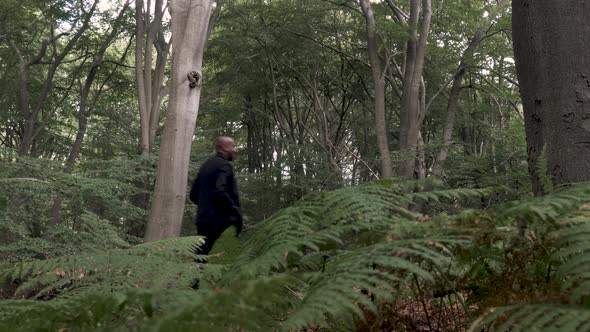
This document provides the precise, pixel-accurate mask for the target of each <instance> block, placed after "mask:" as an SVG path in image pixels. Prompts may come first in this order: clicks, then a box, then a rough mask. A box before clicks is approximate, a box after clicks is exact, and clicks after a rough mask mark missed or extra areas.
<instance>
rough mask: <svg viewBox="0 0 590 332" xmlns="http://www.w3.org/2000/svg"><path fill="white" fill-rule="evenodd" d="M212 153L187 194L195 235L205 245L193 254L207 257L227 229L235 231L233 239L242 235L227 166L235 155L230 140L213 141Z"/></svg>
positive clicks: (235, 189)
mask: <svg viewBox="0 0 590 332" xmlns="http://www.w3.org/2000/svg"><path fill="white" fill-rule="evenodd" d="M215 151H216V152H217V153H216V154H215V155H214V156H212V157H210V158H209V159H207V161H205V162H204V163H203V165H201V168H200V169H199V174H198V175H197V178H196V179H195V182H194V183H193V186H192V188H191V192H190V199H191V201H192V202H193V203H195V204H197V205H198V209H197V221H196V224H197V234H198V235H201V236H204V237H205V243H204V244H203V245H202V246H201V247H200V248H199V250H198V251H197V254H199V255H208V254H209V251H211V248H213V244H214V243H215V241H216V240H217V239H218V238H219V237H220V236H221V234H222V233H223V232H224V231H225V230H226V229H227V228H228V227H230V226H235V227H236V236H237V235H239V233H240V232H241V231H242V210H241V208H240V198H239V196H238V187H237V183H236V179H235V178H234V172H233V167H232V164H231V161H232V160H233V157H234V155H235V154H236V150H235V143H234V140H233V139H232V138H230V137H227V136H220V137H217V138H216V139H215Z"/></svg>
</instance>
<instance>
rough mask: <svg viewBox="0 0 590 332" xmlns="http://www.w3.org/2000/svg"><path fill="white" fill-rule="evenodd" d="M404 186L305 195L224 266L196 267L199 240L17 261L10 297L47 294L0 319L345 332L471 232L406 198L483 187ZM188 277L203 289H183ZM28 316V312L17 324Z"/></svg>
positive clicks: (10, 275)
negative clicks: (423, 216) (425, 216)
mask: <svg viewBox="0 0 590 332" xmlns="http://www.w3.org/2000/svg"><path fill="white" fill-rule="evenodd" d="M404 192H405V190H404V188H403V187H402V185H399V184H396V183H395V182H392V181H380V182H375V183H369V184H365V185H361V186H358V187H353V188H346V189H341V190H337V191H334V192H329V193H316V194H312V195H310V196H307V197H305V198H304V199H302V200H301V201H300V202H299V203H297V204H296V205H295V206H293V207H291V208H287V209H285V210H282V211H280V212H279V213H277V214H276V215H274V216H273V217H271V218H269V219H268V220H266V221H264V222H262V223H260V224H258V225H257V226H256V227H255V229H254V230H253V231H252V234H251V235H250V236H249V238H248V239H247V240H246V241H245V242H244V244H243V248H242V250H241V252H240V254H239V255H237V257H235V259H231V260H226V261H225V264H223V265H222V264H215V263H213V260H212V263H210V264H208V265H206V266H205V267H204V268H199V267H198V266H197V264H195V262H194V260H195V258H198V257H196V256H195V255H194V254H192V252H194V249H195V247H196V246H198V245H199V243H200V241H201V239H200V238H198V237H187V238H180V239H173V240H165V241H161V242H156V243H147V244H142V245H138V246H135V247H132V248H129V249H118V250H108V251H102V252H91V253H87V254H80V255H72V256H67V257H61V258H55V259H50V260H45V261H34V262H29V263H21V264H16V265H14V266H13V267H11V268H9V269H5V270H4V271H2V272H1V274H0V275H1V276H2V277H3V278H4V279H5V280H7V281H13V282H17V283H18V284H19V287H18V289H17V290H16V293H15V294H16V297H20V298H32V299H45V300H48V301H44V302H39V301H33V300H25V301H3V302H0V327H2V326H11V327H12V328H14V327H17V328H19V327H20V328H22V329H41V328H48V329H51V330H57V329H61V328H68V329H70V330H75V329H78V330H100V329H105V330H126V329H130V328H132V329H139V330H154V331H162V330H189V329H190V330H194V329H196V330H214V331H222V330H237V329H245V330H248V331H266V330H284V331H289V330H293V329H300V328H306V327H311V326H322V327H326V328H329V329H334V328H336V327H338V328H341V329H343V330H350V329H351V328H352V325H354V324H355V321H358V320H363V319H365V318H366V316H367V314H368V313H371V312H372V313H375V312H378V311H379V307H380V305H381V304H382V303H385V302H388V301H393V300H394V299H396V298H397V297H399V296H402V295H406V294H407V293H408V286H409V282H410V280H412V281H413V280H414V278H415V277H416V278H419V279H420V280H422V282H424V283H433V282H434V281H435V279H436V276H435V272H434V271H440V270H443V269H444V268H447V267H448V266H449V265H450V264H451V262H452V260H453V252H454V250H456V248H458V247H462V246H465V245H467V244H469V243H470V236H469V235H468V234H469V232H465V231H464V230H461V229H454V228H453V227H449V225H448V223H444V222H438V223H420V222H418V221H417V218H418V215H417V214H416V213H414V212H411V211H409V210H407V209H406V208H405V206H407V205H408V204H409V203H410V202H411V201H412V200H414V199H417V198H420V199H435V200H436V199H440V198H441V197H446V198H461V197H478V196H480V195H483V194H486V193H489V191H485V190H449V191H439V192H433V193H429V194H424V195H420V194H407V193H404ZM197 276H199V277H200V278H201V281H202V282H201V287H200V289H199V290H198V291H193V290H190V289H189V286H190V285H191V283H192V281H193V280H194V279H195V278H196V277H197ZM58 312H59V313H60V314H59V315H57V314H56V313H58ZM33 313H34V315H35V317H36V319H34V320H30V321H27V322H25V321H23V320H21V319H22V317H26V316H29V315H32V314H33ZM56 316H58V318H56ZM49 317H53V319H52V320H50V319H49ZM37 318H38V319H37ZM2 324H4V325H2Z"/></svg>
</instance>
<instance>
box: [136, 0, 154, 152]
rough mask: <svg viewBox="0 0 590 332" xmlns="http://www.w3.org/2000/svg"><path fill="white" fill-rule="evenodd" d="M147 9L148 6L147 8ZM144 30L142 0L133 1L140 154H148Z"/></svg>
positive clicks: (148, 119)
mask: <svg viewBox="0 0 590 332" xmlns="http://www.w3.org/2000/svg"><path fill="white" fill-rule="evenodd" d="M148 10H149V8H148ZM145 31H146V22H145V21H144V18H143V0H138V1H135V80H136V81H137V82H136V84H137V85H136V87H137V101H138V106H139V121H140V126H141V137H140V152H141V154H142V155H148V154H149V152H150V147H149V121H150V118H149V110H148V108H147V100H146V94H145V85H146V84H150V83H151V82H146V81H145V76H144V74H143V72H144V70H150V71H151V68H149V69H146V68H144V64H143V48H144V44H145V38H144V37H145Z"/></svg>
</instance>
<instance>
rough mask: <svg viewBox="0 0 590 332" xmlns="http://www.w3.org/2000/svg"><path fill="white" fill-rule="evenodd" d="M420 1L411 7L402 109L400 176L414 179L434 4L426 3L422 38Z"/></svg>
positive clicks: (428, 1) (423, 14)
mask: <svg viewBox="0 0 590 332" xmlns="http://www.w3.org/2000/svg"><path fill="white" fill-rule="evenodd" d="M419 13H420V0H412V1H411V8H410V20H409V21H408V25H409V29H410V39H409V40H408V43H407V50H406V61H405V66H404V77H403V91H402V100H401V110H400V152H401V154H402V156H403V159H402V161H400V163H399V168H398V173H399V174H398V175H399V176H401V177H405V178H413V177H414V169H415V165H416V144H417V142H418V137H419V135H420V127H421V123H420V121H419V120H420V80H421V77H422V72H423V69H424V57H425V54H426V45H427V42H428V33H429V31H430V20H431V17H432V13H431V1H430V0H422V27H421V31H420V35H419V36H418V21H419V20H418V17H419Z"/></svg>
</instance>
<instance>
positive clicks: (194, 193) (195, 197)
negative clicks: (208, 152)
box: [189, 175, 201, 205]
mask: <svg viewBox="0 0 590 332" xmlns="http://www.w3.org/2000/svg"><path fill="white" fill-rule="evenodd" d="M200 193H201V188H200V185H199V176H198V175H197V178H196V179H195V181H194V182H193V186H192V187H191V192H190V194H189V198H190V199H191V201H192V202H193V203H195V204H197V205H199V195H200Z"/></svg>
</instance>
